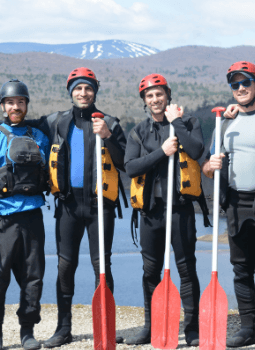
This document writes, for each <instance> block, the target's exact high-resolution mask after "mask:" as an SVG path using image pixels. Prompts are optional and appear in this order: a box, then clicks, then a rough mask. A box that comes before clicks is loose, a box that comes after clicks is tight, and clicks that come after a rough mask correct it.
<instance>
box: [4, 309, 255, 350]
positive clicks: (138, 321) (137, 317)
mask: <svg viewBox="0 0 255 350" xmlns="http://www.w3.org/2000/svg"><path fill="white" fill-rule="evenodd" d="M17 309H18V305H6V312H5V320H4V325H3V342H4V344H3V345H4V349H15V350H19V349H23V348H22V347H21V345H20V337H19V329H20V327H19V323H18V318H17V316H16V310H17ZM72 312H73V326H72V334H73V338H74V339H73V342H72V343H71V344H67V345H63V346H61V347H58V348H54V349H56V350H57V349H61V350H67V349H93V333H92V313H91V306H90V305H74V306H73V308H72ZM41 317H42V321H41V322H40V324H39V325H36V326H35V332H34V334H35V337H36V339H37V340H39V341H40V342H41V344H42V345H43V342H44V341H45V340H46V339H48V338H49V337H51V336H52V334H53V333H54V331H55V328H56V323H57V308H56V305H55V304H44V305H42V312H41ZM143 323H144V316H143V308H141V307H126V306H117V307H116V329H117V330H116V334H117V335H121V336H123V337H124V342H125V340H126V339H128V338H129V337H131V336H133V335H134V334H136V333H137V332H139V330H140V329H141V328H142V326H143ZM239 328H240V318H239V316H238V314H237V312H236V311H233V310H230V311H229V316H228V336H230V335H231V334H233V333H235V332H236V331H237V330H239ZM116 349H117V350H122V349H137V350H138V349H153V347H152V346H151V345H149V344H148V345H127V344H125V343H124V344H118V345H117V346H116ZM178 349H190V350H192V349H198V347H188V346H187V345H186V342H185V339H184V333H183V312H181V320H180V333H179V345H178ZM242 349H255V345H252V346H247V347H243V348H242Z"/></svg>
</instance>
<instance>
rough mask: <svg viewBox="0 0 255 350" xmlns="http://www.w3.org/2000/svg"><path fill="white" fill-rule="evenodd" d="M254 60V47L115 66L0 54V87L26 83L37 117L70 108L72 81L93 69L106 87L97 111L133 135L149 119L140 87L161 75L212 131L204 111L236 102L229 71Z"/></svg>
mask: <svg viewBox="0 0 255 350" xmlns="http://www.w3.org/2000/svg"><path fill="white" fill-rule="evenodd" d="M254 57H255V47H253V46H239V47H233V48H228V49H224V48H217V47H205V46H185V47H179V48H174V49H169V50H166V51H161V52H159V53H157V54H154V55H151V56H146V57H145V56H143V57H136V58H121V59H114V60H113V59H103V60H96V59H90V60H88V59H78V58H73V57H68V56H63V55H59V54H49V53H43V52H26V53H19V54H3V53H0V84H3V83H4V82H6V81H7V80H9V79H10V78H14V77H17V78H18V79H20V80H22V81H24V82H25V83H26V84H27V85H28V87H29V91H30V95H31V104H30V105H29V114H30V115H31V116H33V117H38V116H40V115H43V114H48V113H51V112H53V111H57V110H65V109H67V108H70V106H71V103H70V98H69V96H68V94H67V90H66V79H67V76H68V74H69V73H70V72H71V70H73V69H74V68H77V67H82V66H85V67H89V68H91V69H92V70H93V71H94V72H95V73H96V76H97V78H98V79H99V80H100V84H101V85H100V89H99V93H98V95H97V106H98V108H100V109H102V110H103V111H105V112H106V113H109V114H111V115H114V116H117V117H118V118H120V120H121V124H122V125H123V126H124V127H125V128H126V130H127V131H129V130H130V128H131V127H132V126H133V125H134V124H135V123H137V122H138V121H139V120H141V119H142V118H144V117H145V114H144V110H143V105H144V104H143V101H142V100H141V99H140V97H139V93H138V85H139V82H140V81H141V79H142V78H143V77H144V76H146V75H147V74H150V73H161V74H163V75H164V76H165V77H166V79H167V81H168V82H169V84H170V86H171V89H172V98H173V101H172V102H173V103H177V104H178V105H182V106H183V107H184V108H185V111H186V112H189V113H192V114H194V115H196V114H199V117H200V119H201V121H202V123H203V127H205V128H206V127H207V126H208V125H209V124H210V130H211V129H212V126H213V123H214V122H213V121H212V120H211V121H210V119H211V113H210V109H209V112H208V116H207V114H206V115H205V108H206V107H208V106H210V107H211V106H215V105H218V104H226V103H228V101H229V99H230V98H231V97H232V92H231V90H230V88H229V86H228V84H227V82H226V72H227V69H228V68H229V66H230V65H231V64H232V63H233V62H236V61H239V60H244V59H245V60H248V61H251V62H254ZM212 118H213V117H212ZM208 130H209V129H208ZM210 130H209V131H210ZM208 137H209V134H208V133H206V139H208Z"/></svg>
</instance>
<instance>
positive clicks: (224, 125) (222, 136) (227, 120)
mask: <svg viewBox="0 0 255 350" xmlns="http://www.w3.org/2000/svg"><path fill="white" fill-rule="evenodd" d="M233 121H234V119H227V118H226V119H225V120H223V123H222V126H221V133H220V136H221V140H222V142H223V138H224V135H225V132H226V130H227V128H228V127H229V125H230V124H231V123H232V122H233Z"/></svg>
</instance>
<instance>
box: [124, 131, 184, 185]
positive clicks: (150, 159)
mask: <svg viewBox="0 0 255 350" xmlns="http://www.w3.org/2000/svg"><path fill="white" fill-rule="evenodd" d="M176 151H177V138H176V137H174V138H172V139H171V138H168V139H167V140H166V141H165V142H164V143H163V145H162V146H161V147H159V148H158V149H157V150H155V151H153V152H151V153H149V154H144V155H141V146H140V144H139V143H138V142H137V141H135V140H134V139H133V138H132V136H131V133H129V136H128V141H127V148H126V154H125V160H124V161H125V167H126V171H127V174H128V176H129V177H131V178H133V177H136V176H139V175H143V174H146V173H147V172H149V171H150V170H151V169H152V168H153V167H154V166H155V165H156V164H157V163H159V162H160V161H161V160H162V159H164V158H165V157H167V156H170V155H172V154H174V153H175V152H176Z"/></svg>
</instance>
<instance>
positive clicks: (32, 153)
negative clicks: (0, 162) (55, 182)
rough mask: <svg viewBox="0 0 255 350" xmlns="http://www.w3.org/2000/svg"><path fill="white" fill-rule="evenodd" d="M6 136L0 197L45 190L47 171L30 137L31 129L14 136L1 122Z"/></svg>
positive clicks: (34, 193) (29, 194) (2, 130)
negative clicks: (4, 163)
mask: <svg viewBox="0 0 255 350" xmlns="http://www.w3.org/2000/svg"><path fill="white" fill-rule="evenodd" d="M0 131H1V132H2V133H3V134H5V136H6V137H7V149H6V154H5V161H6V165H4V166H2V167H1V168H0V197H1V198H4V197H9V196H13V195H14V194H25V195H28V196H33V195H36V194H41V193H42V192H43V191H46V190H47V189H48V185H47V180H48V174H47V171H46V169H45V160H44V159H43V157H42V154H41V152H40V149H39V146H38V145H37V143H36V142H35V140H34V139H33V134H32V128H31V127H30V126H28V127H27V132H26V134H25V135H23V136H17V135H15V134H13V133H12V132H10V131H8V130H7V129H6V128H4V127H3V126H1V125H0Z"/></svg>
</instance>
